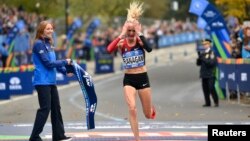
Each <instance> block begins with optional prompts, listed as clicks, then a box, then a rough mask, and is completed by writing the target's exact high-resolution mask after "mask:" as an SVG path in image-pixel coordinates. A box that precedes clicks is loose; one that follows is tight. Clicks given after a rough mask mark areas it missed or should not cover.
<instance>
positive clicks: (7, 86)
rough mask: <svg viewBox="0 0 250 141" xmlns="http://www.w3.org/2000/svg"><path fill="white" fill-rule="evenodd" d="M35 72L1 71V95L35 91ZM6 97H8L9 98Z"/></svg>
mask: <svg viewBox="0 0 250 141" xmlns="http://www.w3.org/2000/svg"><path fill="white" fill-rule="evenodd" d="M32 75H33V72H13V73H0V78H1V81H0V85H1V86H0V87H1V88H0V93H1V94H0V95H2V96H3V97H5V96H7V97H8V94H9V95H10V96H11V95H25V94H32V93H33V89H34V88H33V85H32ZM7 97H6V98H7Z"/></svg>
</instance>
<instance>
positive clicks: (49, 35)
mask: <svg viewBox="0 0 250 141" xmlns="http://www.w3.org/2000/svg"><path fill="white" fill-rule="evenodd" d="M53 32H54V29H53V26H52V25H51V24H47V25H46V26H45V29H44V31H43V36H44V37H47V38H52V34H53Z"/></svg>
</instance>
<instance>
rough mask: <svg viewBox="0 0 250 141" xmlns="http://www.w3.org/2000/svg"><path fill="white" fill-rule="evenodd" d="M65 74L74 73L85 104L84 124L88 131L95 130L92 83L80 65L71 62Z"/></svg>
mask: <svg viewBox="0 0 250 141" xmlns="http://www.w3.org/2000/svg"><path fill="white" fill-rule="evenodd" d="M66 69H67V72H70V73H74V74H75V76H76V77H77V80H78V82H79V84H80V87H81V90H82V93H83V96H84V99H85V103H86V123H87V128H88V129H94V128H95V119H94V116H95V111H96V106H97V97H96V93H95V88H94V83H93V80H92V78H91V76H90V75H89V74H88V72H86V71H85V70H84V69H83V68H82V67H81V66H80V65H78V64H77V63H76V62H75V61H73V64H72V65H67V66H66Z"/></svg>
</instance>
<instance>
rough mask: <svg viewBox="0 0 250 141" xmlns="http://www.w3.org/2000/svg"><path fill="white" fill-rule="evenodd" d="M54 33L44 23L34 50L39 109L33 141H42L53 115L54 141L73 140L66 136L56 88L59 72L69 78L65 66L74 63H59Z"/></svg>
mask: <svg viewBox="0 0 250 141" xmlns="http://www.w3.org/2000/svg"><path fill="white" fill-rule="evenodd" d="M53 30H54V27H53V25H52V23H50V22H48V21H42V22H41V23H40V24H39V25H38V28H37V33H36V37H35V42H34V46H33V50H32V52H33V53H32V57H33V62H34V65H35V70H34V80H33V85H34V87H35V89H36V91H37V93H38V100H39V105H40V108H39V109H38V110H37V113H36V118H35V123H34V126H33V130H32V133H31V136H30V141H42V139H41V137H40V136H39V134H40V133H41V132H42V131H43V127H44V125H45V123H46V121H47V119H48V116H49V113H50V112H51V123H52V131H53V133H52V139H53V141H60V140H71V138H70V137H66V136H65V131H64V125H63V120H62V115H61V111H60V110H61V107H60V102H59V95H58V91H57V86H56V70H58V71H59V72H61V73H63V74H66V68H65V66H66V65H69V64H70V63H71V59H65V60H56V56H55V52H54V50H53V48H54V47H53V38H52V34H53Z"/></svg>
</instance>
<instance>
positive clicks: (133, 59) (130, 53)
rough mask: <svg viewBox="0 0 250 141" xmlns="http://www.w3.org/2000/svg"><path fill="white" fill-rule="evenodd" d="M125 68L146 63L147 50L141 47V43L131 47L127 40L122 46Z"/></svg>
mask: <svg viewBox="0 0 250 141" xmlns="http://www.w3.org/2000/svg"><path fill="white" fill-rule="evenodd" d="M122 59H123V68H124V69H131V68H137V67H141V66H144V65H145V51H144V50H143V48H142V47H140V45H139V43H136V45H135V46H133V47H129V46H128V45H127V42H126V40H125V41H124V44H123V47H122Z"/></svg>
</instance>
